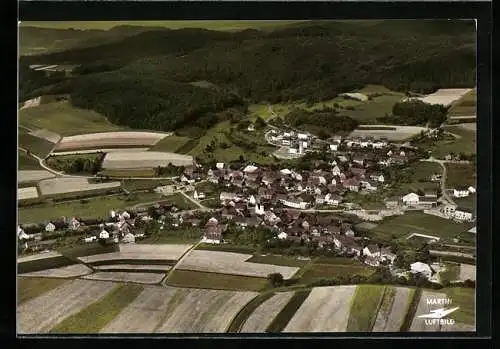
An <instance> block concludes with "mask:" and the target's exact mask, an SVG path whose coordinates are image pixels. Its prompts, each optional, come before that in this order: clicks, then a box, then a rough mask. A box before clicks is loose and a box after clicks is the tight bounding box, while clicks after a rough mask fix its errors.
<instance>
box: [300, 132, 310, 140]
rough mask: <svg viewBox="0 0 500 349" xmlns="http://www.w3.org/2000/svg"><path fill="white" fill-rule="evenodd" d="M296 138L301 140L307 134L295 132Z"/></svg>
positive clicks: (305, 137)
mask: <svg viewBox="0 0 500 349" xmlns="http://www.w3.org/2000/svg"><path fill="white" fill-rule="evenodd" d="M297 138H298V139H301V140H305V139H307V138H308V136H307V135H306V134H305V133H297Z"/></svg>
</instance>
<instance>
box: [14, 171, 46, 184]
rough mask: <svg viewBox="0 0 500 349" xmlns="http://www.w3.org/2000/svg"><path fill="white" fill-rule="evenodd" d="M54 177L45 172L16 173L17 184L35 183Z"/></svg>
mask: <svg viewBox="0 0 500 349" xmlns="http://www.w3.org/2000/svg"><path fill="white" fill-rule="evenodd" d="M53 177H55V175H54V174H53V173H51V172H49V171H45V170H22V171H18V172H17V182H18V183H25V182H36V181H41V180H42V179H48V178H53Z"/></svg>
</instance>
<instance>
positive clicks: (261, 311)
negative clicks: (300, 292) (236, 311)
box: [240, 292, 294, 333]
mask: <svg viewBox="0 0 500 349" xmlns="http://www.w3.org/2000/svg"><path fill="white" fill-rule="evenodd" d="M293 295H294V292H279V293H276V294H274V295H273V296H272V297H271V298H269V299H268V300H266V301H265V302H264V303H262V304H261V305H259V306H258V307H257V309H255V311H254V312H253V313H252V314H251V315H250V316H249V317H248V319H247V320H246V321H245V323H244V324H243V327H242V328H241V331H240V332H244V333H252V332H253V333H264V332H265V331H266V329H267V327H268V326H269V325H270V324H271V322H272V321H273V320H274V317H275V316H276V315H277V314H279V312H280V311H281V310H282V309H283V308H284V307H285V305H286V304H287V303H288V302H289V301H290V299H291V298H292V297H293Z"/></svg>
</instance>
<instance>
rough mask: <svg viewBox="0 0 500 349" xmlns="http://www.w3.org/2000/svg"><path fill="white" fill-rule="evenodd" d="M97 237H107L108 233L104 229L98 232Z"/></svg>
mask: <svg viewBox="0 0 500 349" xmlns="http://www.w3.org/2000/svg"><path fill="white" fill-rule="evenodd" d="M99 239H109V233H108V232H107V231H106V230H104V229H103V230H102V231H101V232H100V233H99Z"/></svg>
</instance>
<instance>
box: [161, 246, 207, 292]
mask: <svg viewBox="0 0 500 349" xmlns="http://www.w3.org/2000/svg"><path fill="white" fill-rule="evenodd" d="M200 243H201V240H200V241H198V242H197V243H196V244H194V245H193V246H191V247H190V248H189V249H188V250H187V251H186V252H184V253H183V254H182V256H181V257H180V258H179V259H178V260H177V262H176V263H175V264H174V265H173V266H172V268H171V269H170V270H169V271H168V272H167V273H166V275H165V277H164V278H163V279H161V281H160V285H162V286H167V280H168V277H169V276H170V275H171V274H172V273H173V272H174V270H175V269H177V267H178V266H179V264H180V263H181V262H182V260H183V259H184V258H186V257H187V256H188V255H189V253H190V252H191V251H193V250H195V249H196V247H198V245H199V244H200Z"/></svg>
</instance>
